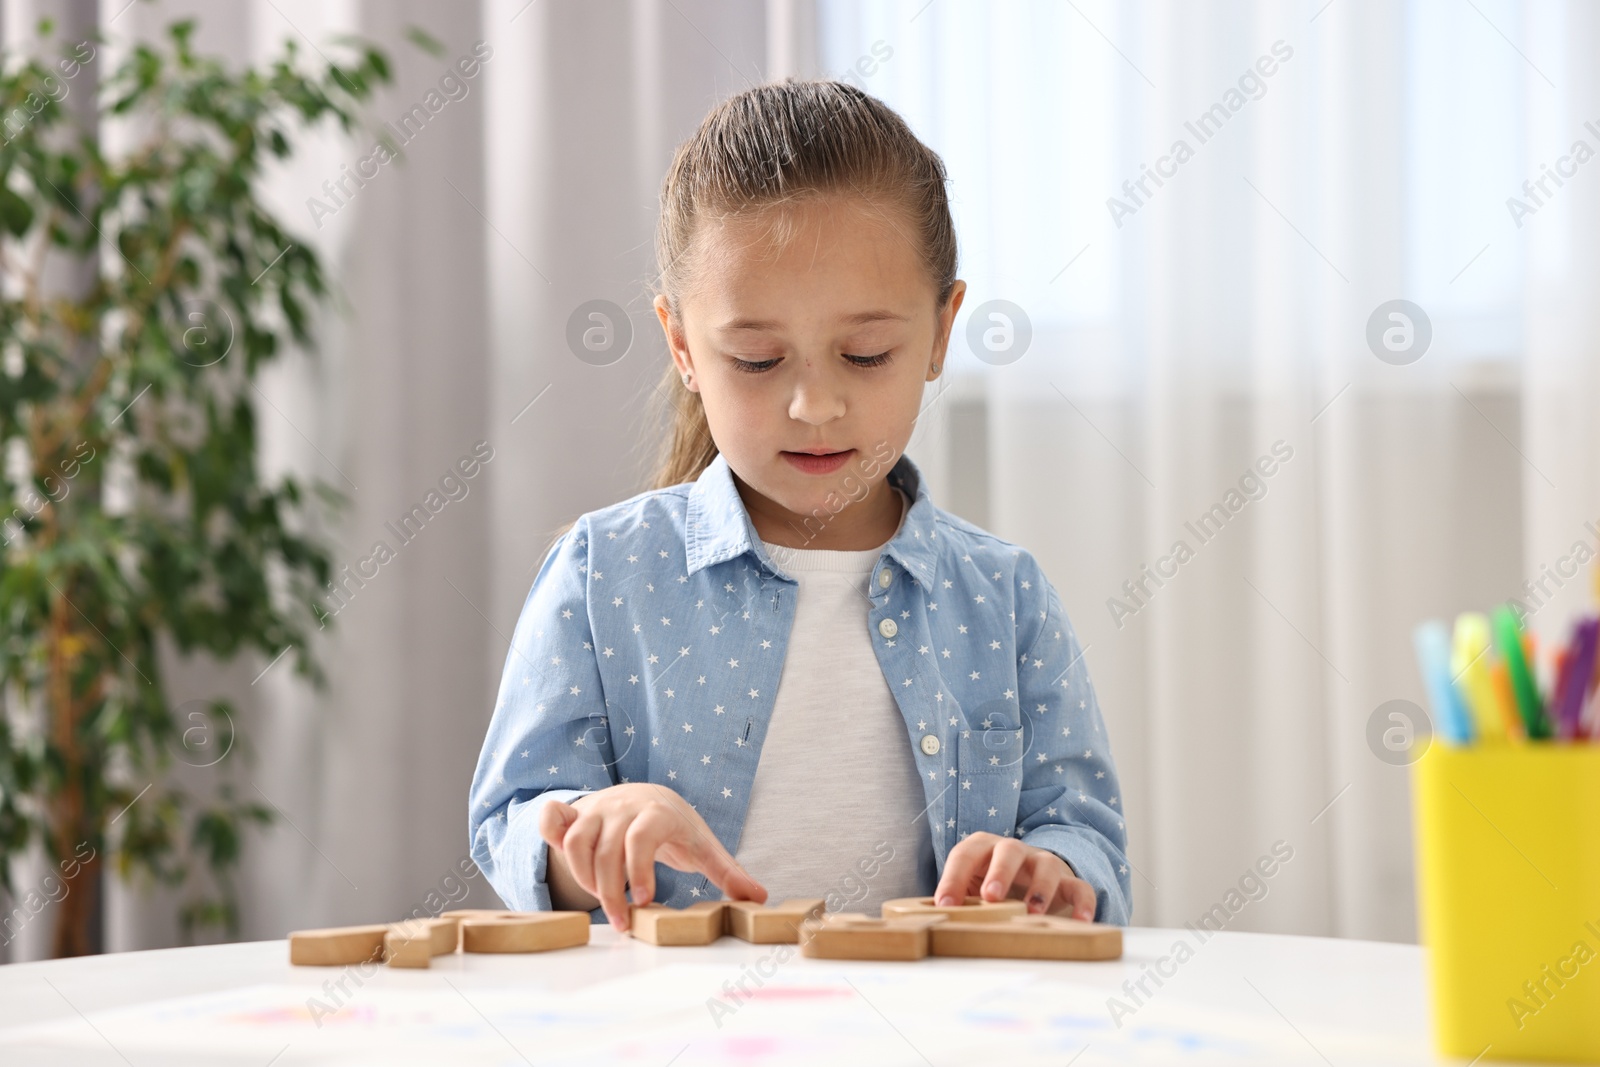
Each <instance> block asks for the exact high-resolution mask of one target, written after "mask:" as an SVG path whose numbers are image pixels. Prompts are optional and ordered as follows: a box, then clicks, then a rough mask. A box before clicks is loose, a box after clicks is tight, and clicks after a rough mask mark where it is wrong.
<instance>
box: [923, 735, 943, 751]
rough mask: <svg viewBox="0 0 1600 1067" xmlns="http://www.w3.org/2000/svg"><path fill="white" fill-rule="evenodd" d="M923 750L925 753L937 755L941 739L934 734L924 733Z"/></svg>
mask: <svg viewBox="0 0 1600 1067" xmlns="http://www.w3.org/2000/svg"><path fill="white" fill-rule="evenodd" d="M922 751H923V754H924V755H928V756H937V755H938V754H939V739H938V738H937V737H935V736H933V735H932V734H923V735H922Z"/></svg>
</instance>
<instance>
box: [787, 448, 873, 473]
mask: <svg viewBox="0 0 1600 1067" xmlns="http://www.w3.org/2000/svg"><path fill="white" fill-rule="evenodd" d="M854 454H855V449H853V448H847V449H845V450H844V451H843V452H829V453H827V454H826V455H821V456H817V455H812V454H811V453H810V452H782V453H780V455H782V456H783V458H784V459H786V460H788V461H789V463H790V465H791V466H793V467H794V468H795V469H796V470H800V471H804V472H805V473H806V474H831V473H833V472H834V471H836V470H838V469H839V468H840V467H842V466H844V464H845V461H846V460H848V459H849V458H850V457H851V456H852V455H854Z"/></svg>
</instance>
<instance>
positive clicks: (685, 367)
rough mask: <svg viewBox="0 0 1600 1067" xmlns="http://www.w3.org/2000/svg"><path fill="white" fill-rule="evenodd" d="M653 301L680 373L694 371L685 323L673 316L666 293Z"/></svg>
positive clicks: (657, 296)
mask: <svg viewBox="0 0 1600 1067" xmlns="http://www.w3.org/2000/svg"><path fill="white" fill-rule="evenodd" d="M652 303H653V306H654V307H655V310H656V318H658V319H660V320H661V332H662V333H664V334H665V335H666V338H667V351H668V352H669V353H670V354H671V356H672V362H673V364H674V365H676V367H677V369H678V374H679V375H682V374H684V373H685V372H689V371H693V370H694V364H693V363H692V362H691V361H690V359H689V342H688V340H687V339H686V338H685V337H684V335H683V324H682V323H681V322H679V321H678V320H677V319H675V318H674V317H673V314H672V307H671V305H670V304H668V303H667V298H666V296H665V295H664V294H657V295H656V298H655V300H654V301H653V302H652Z"/></svg>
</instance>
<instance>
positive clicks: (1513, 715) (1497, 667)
mask: <svg viewBox="0 0 1600 1067" xmlns="http://www.w3.org/2000/svg"><path fill="white" fill-rule="evenodd" d="M1489 682H1490V684H1491V685H1493V686H1494V698H1495V703H1496V704H1498V705H1499V707H1500V717H1501V718H1502V719H1503V720H1504V721H1505V723H1506V736H1507V737H1509V738H1511V739H1513V740H1516V741H1526V740H1527V739H1528V728H1527V726H1525V725H1524V724H1523V722H1522V715H1521V714H1520V713H1518V711H1517V694H1515V693H1513V692H1512V691H1511V672H1510V671H1509V670H1507V669H1506V661H1505V660H1503V659H1499V658H1496V659H1495V661H1494V662H1493V663H1491V664H1489Z"/></svg>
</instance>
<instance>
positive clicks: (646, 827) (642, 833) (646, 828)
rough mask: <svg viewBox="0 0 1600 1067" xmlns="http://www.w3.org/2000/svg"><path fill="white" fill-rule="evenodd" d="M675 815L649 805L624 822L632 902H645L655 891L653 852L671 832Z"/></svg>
mask: <svg viewBox="0 0 1600 1067" xmlns="http://www.w3.org/2000/svg"><path fill="white" fill-rule="evenodd" d="M675 821H676V816H674V815H673V814H671V813H670V812H666V811H663V810H662V809H661V808H658V807H656V806H655V805H651V806H649V807H646V808H645V809H644V810H643V811H641V812H640V813H639V815H638V817H636V818H635V819H634V820H633V822H632V823H630V824H629V826H628V838H627V852H628V857H627V866H628V885H629V886H630V887H632V889H633V902H634V903H635V904H648V903H650V900H651V898H653V897H654V896H655V892H656V852H657V851H658V850H659V849H660V848H661V846H662V844H663V843H664V842H665V841H666V840H667V838H668V837H670V836H671V834H672V826H673V823H674V822H675Z"/></svg>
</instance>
